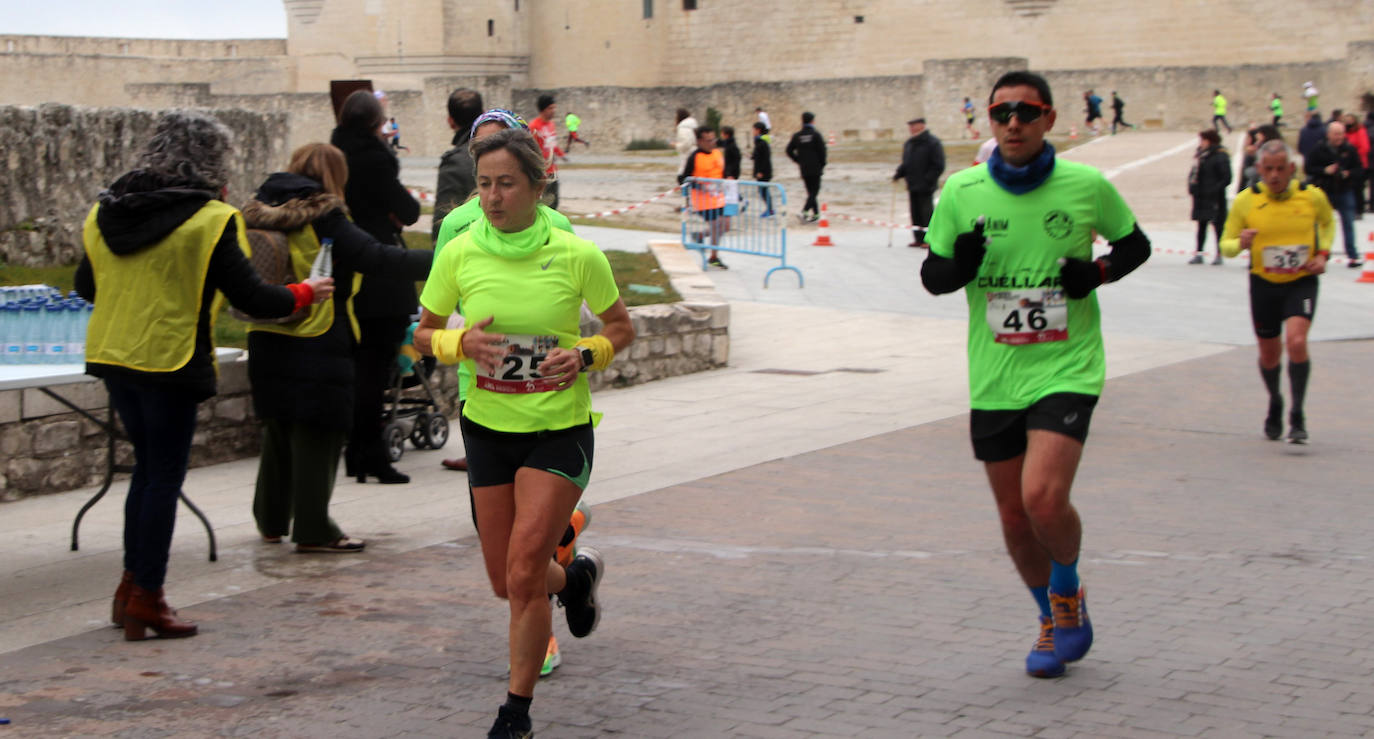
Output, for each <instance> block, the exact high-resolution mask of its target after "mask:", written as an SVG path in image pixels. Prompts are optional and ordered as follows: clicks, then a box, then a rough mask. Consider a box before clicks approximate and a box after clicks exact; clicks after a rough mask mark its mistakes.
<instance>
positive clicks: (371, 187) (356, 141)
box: [329, 128, 420, 318]
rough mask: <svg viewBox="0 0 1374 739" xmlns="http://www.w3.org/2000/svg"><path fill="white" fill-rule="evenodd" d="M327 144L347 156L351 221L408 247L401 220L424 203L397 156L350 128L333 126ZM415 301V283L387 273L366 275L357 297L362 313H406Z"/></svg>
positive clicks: (415, 214)
mask: <svg viewBox="0 0 1374 739" xmlns="http://www.w3.org/2000/svg"><path fill="white" fill-rule="evenodd" d="M329 143H331V144H333V145H335V146H337V147H339V149H340V150H342V151H343V153H344V156H345V157H346V158H347V160H348V185H347V186H345V188H344V200H345V201H346V202H347V203H348V209H349V211H350V212H352V214H353V222H354V223H356V224H358V228H361V229H362V230H364V231H366V232H368V233H370V234H372V237H373V238H375V239H376V240H378V241H380V242H382V243H383V244H392V245H394V246H400V247H404V246H405V242H404V241H402V240H401V227H402V224H404V225H406V226H408V225H410V224H412V223H414V222H415V221H416V220H417V219H418V218H419V217H420V204H419V203H418V202H416V200H415V198H413V197H411V196H410V193H409V192H408V191H407V190H406V188H405V186H404V185H402V184H401V180H400V174H401V165H400V162H398V161H396V155H395V154H393V153H392V152H391V149H390V148H389V147H388V146H387V145H386V144H385V143H383V142H382V140H381V139H379V138H377V137H376V136H375V135H372V134H369V133H360V132H358V131H353V130H350V129H344V128H336V129H334V134H333V135H332V136H331V137H330V139H329ZM416 305H418V301H417V300H416V297H415V283H414V282H412V281H410V280H392V279H387V278H385V277H374V278H372V279H365V280H363V287H362V289H361V290H360V291H358V297H357V298H356V299H355V300H354V309H355V310H357V312H358V317H359V318H384V317H401V316H408V315H410V314H411V313H414V312H415V306H416Z"/></svg>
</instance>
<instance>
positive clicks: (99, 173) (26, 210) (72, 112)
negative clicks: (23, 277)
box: [0, 104, 286, 266]
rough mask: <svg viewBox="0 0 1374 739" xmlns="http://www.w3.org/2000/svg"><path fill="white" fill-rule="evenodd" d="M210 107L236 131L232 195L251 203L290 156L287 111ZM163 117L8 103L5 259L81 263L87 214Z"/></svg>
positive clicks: (0, 200) (1, 145) (0, 179)
mask: <svg viewBox="0 0 1374 739" xmlns="http://www.w3.org/2000/svg"><path fill="white" fill-rule="evenodd" d="M210 112H211V113H213V115H214V116H215V117H216V118H218V119H219V120H220V121H222V122H223V123H224V124H225V125H226V126H228V127H229V129H230V130H231V131H233V132H234V139H235V141H234V150H235V152H236V155H235V159H234V162H235V166H234V168H233V170H232V175H231V177H230V181H229V202H231V203H242V202H245V201H246V200H247V199H248V198H249V197H250V196H251V195H252V194H253V192H254V191H255V190H257V187H258V185H260V184H262V181H263V179H264V178H266V176H267V174H268V173H270V172H273V171H276V169H279V168H280V167H281V166H282V164H283V163H284V162H285V161H286V135H285V134H286V118H285V116H284V115H282V114H279V113H277V114H272V113H256V112H250V111H245V110H214V111H210ZM156 121H157V112H156V111H149V110H133V109H128V108H83V107H77V106H70V105H57V104H47V105H42V106H39V107H37V108H28V107H17V106H0V152H4V157H5V162H4V164H5V166H4V168H3V169H0V261H3V262H9V263H12V264H22V265H32V266H37V265H58V264H71V265H75V264H76V263H77V262H78V261H79V260H80V257H81V226H82V223H83V222H84V221H85V218H86V213H87V212H88V211H89V210H90V207H91V205H92V204H93V203H94V202H95V199H96V197H97V196H98V195H99V194H100V191H101V190H103V189H104V188H105V187H106V186H108V185H109V184H110V183H111V182H113V181H114V179H115V178H116V177H118V176H119V175H121V174H123V173H124V172H127V171H128V170H129V169H131V168H132V166H133V163H134V160H135V159H136V158H137V157H138V154H139V152H140V151H141V149H142V147H143V145H144V143H145V142H146V141H147V140H148V137H149V136H150V135H151V134H152V131H153V127H154V125H155V123H156Z"/></svg>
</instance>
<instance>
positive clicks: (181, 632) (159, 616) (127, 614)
mask: <svg viewBox="0 0 1374 739" xmlns="http://www.w3.org/2000/svg"><path fill="white" fill-rule="evenodd" d="M148 629H152V630H153V632H154V633H156V634H157V636H158V638H160V639H180V638H182V637H186V636H195V635H196V631H197V630H198V629H197V628H196V625H195V624H193V623H191V622H190V621H182V620H180V619H178V618H177V612H176V611H174V610H172V607H171V606H169V605H167V600H166V598H164V597H163V594H162V588H158V589H157V590H144V589H143V588H141V587H139V585H138V584H137V583H134V584H133V585H131V586H130V587H129V604H128V605H127V606H125V608H124V639H125V641H141V640H143V639H146V638H148Z"/></svg>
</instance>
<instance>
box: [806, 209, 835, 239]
mask: <svg viewBox="0 0 1374 739" xmlns="http://www.w3.org/2000/svg"><path fill="white" fill-rule="evenodd" d="M811 245H812V246H834V245H835V242H833V241H831V240H830V221H829V220H828V219H827V218H826V217H825V203H821V223H820V230H819V231H817V232H816V240H815V241H813V242H811Z"/></svg>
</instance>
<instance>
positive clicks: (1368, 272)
mask: <svg viewBox="0 0 1374 739" xmlns="http://www.w3.org/2000/svg"><path fill="white" fill-rule="evenodd" d="M821 207H822V208H824V207H825V206H824V205H822V206H821ZM1369 243H1371V244H1374V231H1371V232H1370V234H1369ZM1355 281H1356V282H1374V251H1367V252H1365V253H1364V271H1363V272H1361V273H1360V279H1358V280H1355Z"/></svg>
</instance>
